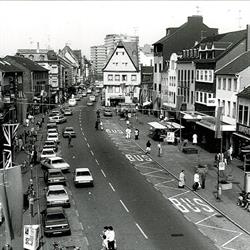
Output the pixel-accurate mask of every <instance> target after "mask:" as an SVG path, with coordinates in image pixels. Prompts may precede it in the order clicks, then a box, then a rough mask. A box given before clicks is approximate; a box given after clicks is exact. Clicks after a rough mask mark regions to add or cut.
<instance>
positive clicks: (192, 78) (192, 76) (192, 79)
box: [191, 70, 194, 82]
mask: <svg viewBox="0 0 250 250" xmlns="http://www.w3.org/2000/svg"><path fill="white" fill-rule="evenodd" d="M191 81H192V82H194V70H192V71H191Z"/></svg>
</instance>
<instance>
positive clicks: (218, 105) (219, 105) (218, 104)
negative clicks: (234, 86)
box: [218, 99, 221, 107]
mask: <svg viewBox="0 0 250 250" xmlns="http://www.w3.org/2000/svg"><path fill="white" fill-rule="evenodd" d="M220 106H221V105H220V99H218V107H220Z"/></svg>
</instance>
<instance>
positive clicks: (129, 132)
mask: <svg viewBox="0 0 250 250" xmlns="http://www.w3.org/2000/svg"><path fill="white" fill-rule="evenodd" d="M131 132H132V131H131V128H129V127H128V139H131Z"/></svg>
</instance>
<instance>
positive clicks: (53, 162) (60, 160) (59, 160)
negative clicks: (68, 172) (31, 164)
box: [52, 159, 65, 164]
mask: <svg viewBox="0 0 250 250" xmlns="http://www.w3.org/2000/svg"><path fill="white" fill-rule="evenodd" d="M60 163H65V161H64V160H63V159H56V160H53V161H52V164H60Z"/></svg>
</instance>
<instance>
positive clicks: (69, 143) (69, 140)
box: [68, 134, 72, 147]
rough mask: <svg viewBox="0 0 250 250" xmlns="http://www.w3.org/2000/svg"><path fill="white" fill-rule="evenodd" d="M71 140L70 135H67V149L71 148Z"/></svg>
mask: <svg viewBox="0 0 250 250" xmlns="http://www.w3.org/2000/svg"><path fill="white" fill-rule="evenodd" d="M71 139H72V137H71V134H69V136H68V147H71Z"/></svg>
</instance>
